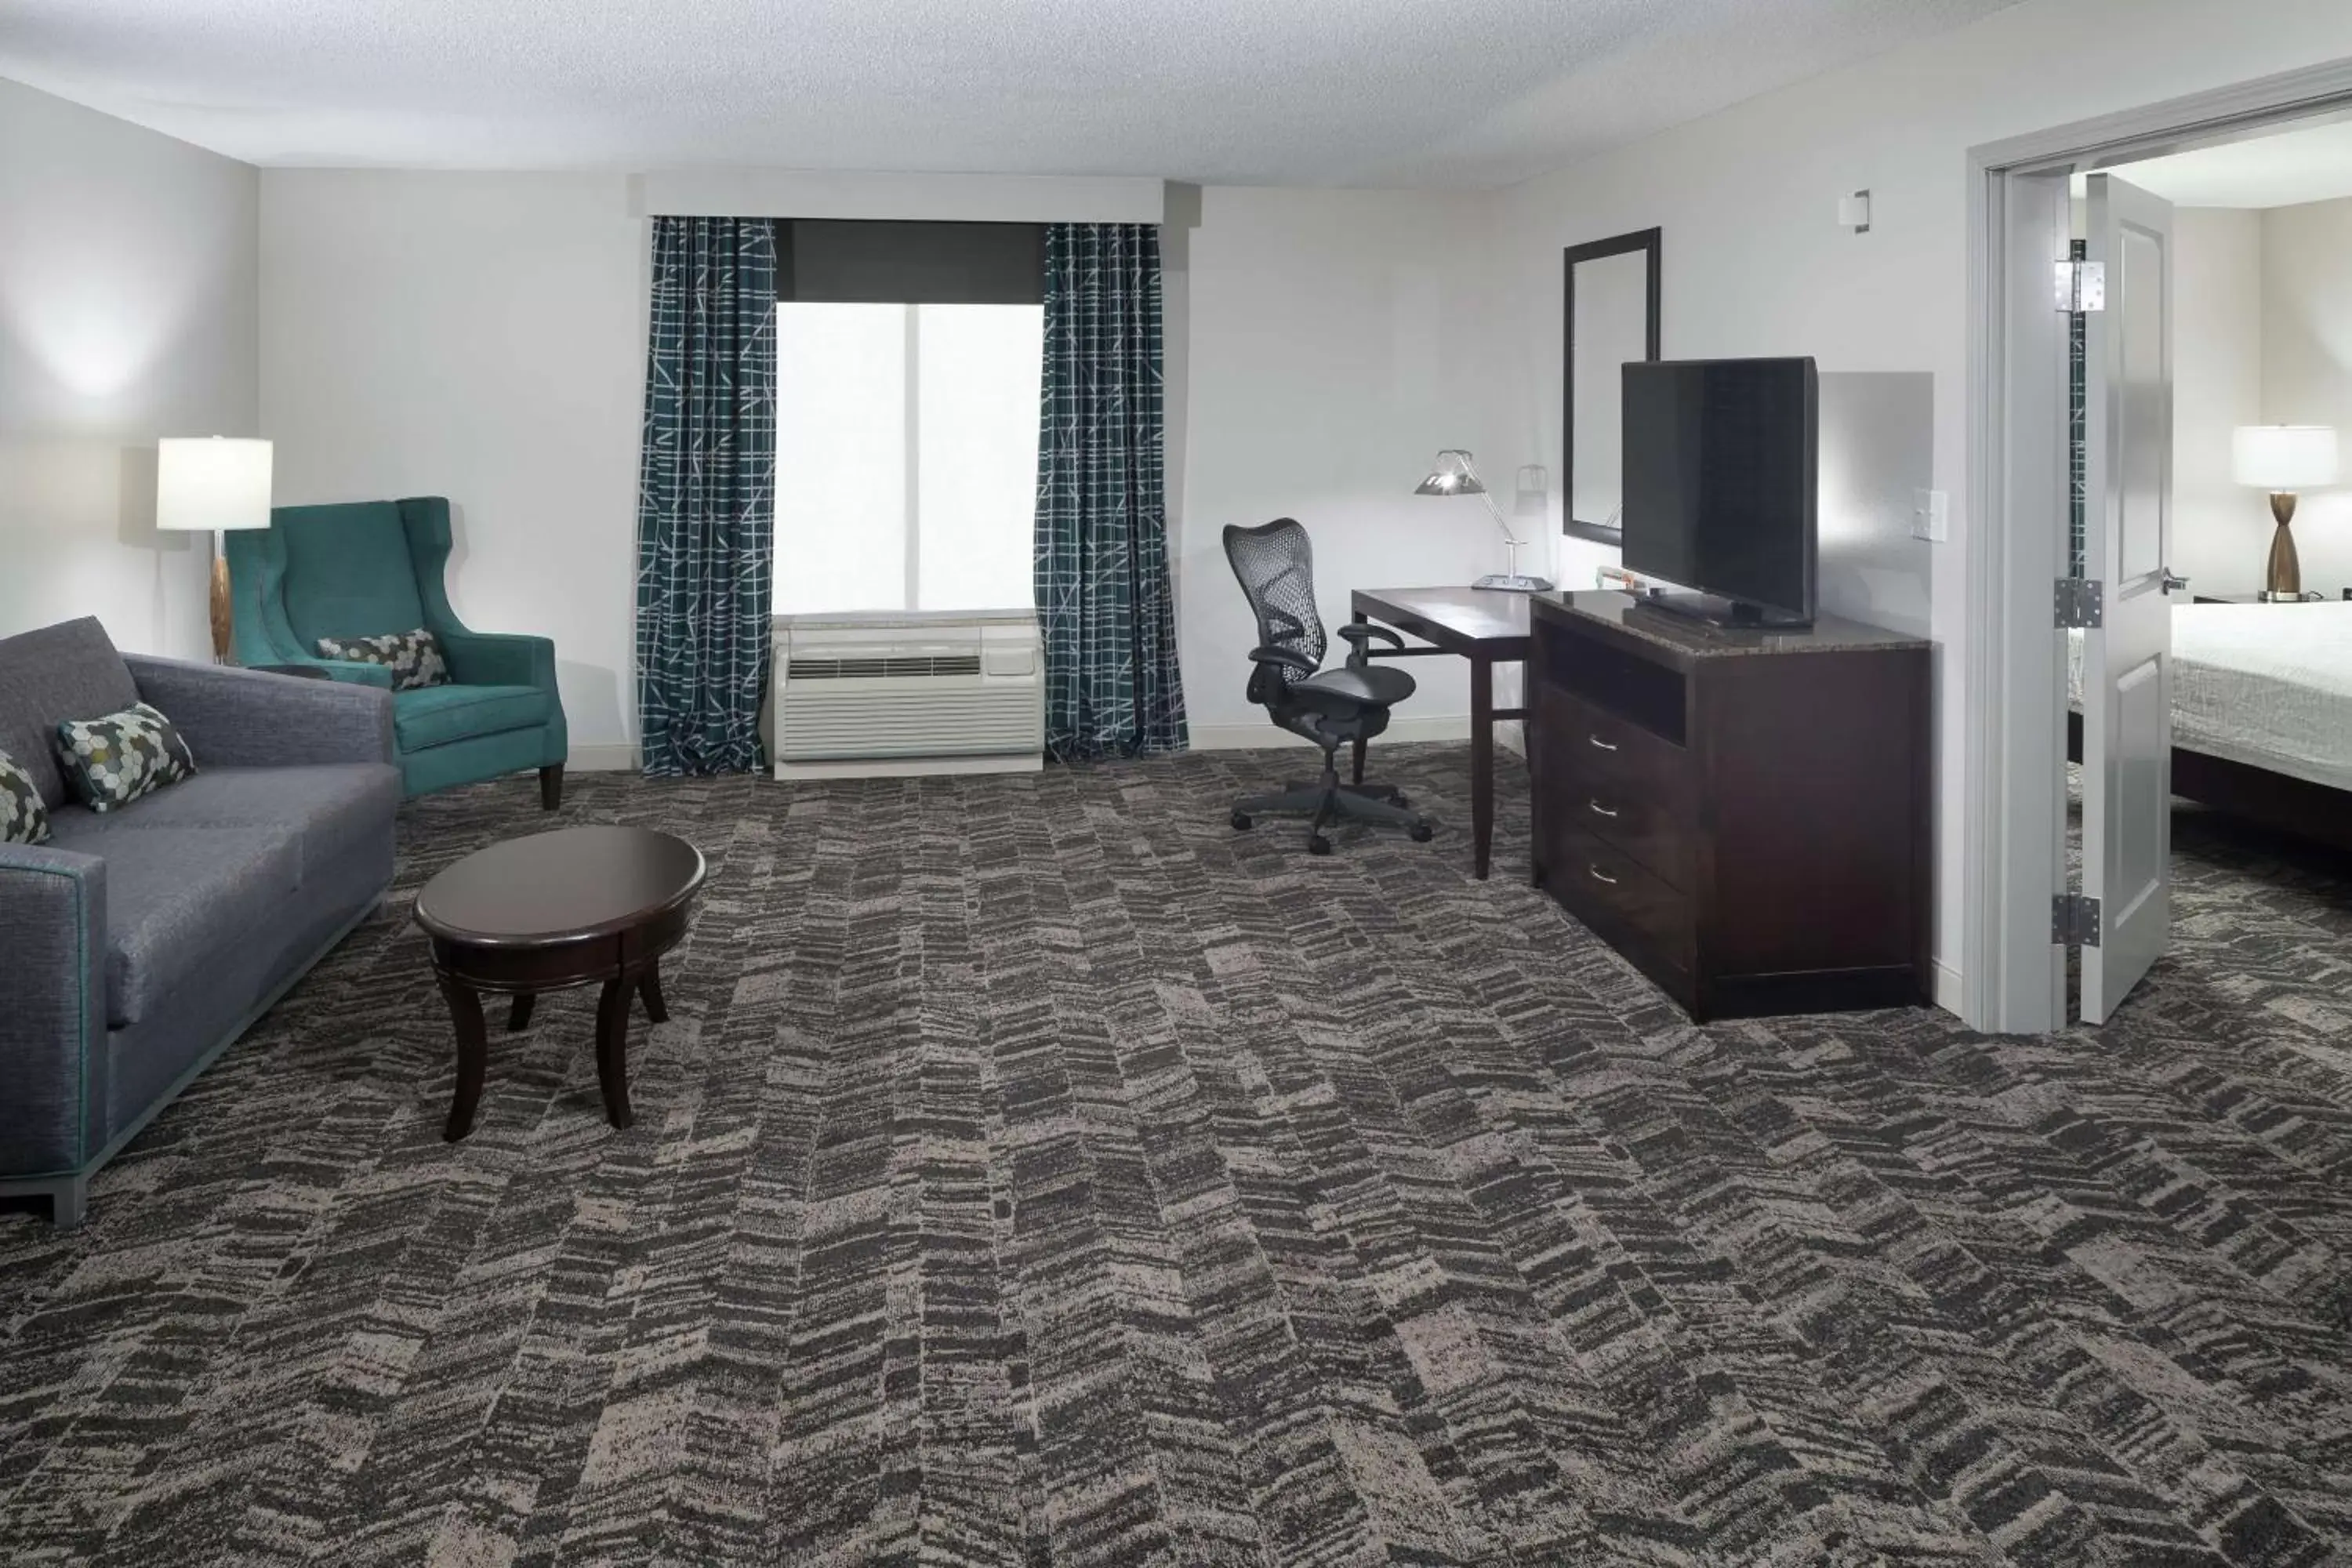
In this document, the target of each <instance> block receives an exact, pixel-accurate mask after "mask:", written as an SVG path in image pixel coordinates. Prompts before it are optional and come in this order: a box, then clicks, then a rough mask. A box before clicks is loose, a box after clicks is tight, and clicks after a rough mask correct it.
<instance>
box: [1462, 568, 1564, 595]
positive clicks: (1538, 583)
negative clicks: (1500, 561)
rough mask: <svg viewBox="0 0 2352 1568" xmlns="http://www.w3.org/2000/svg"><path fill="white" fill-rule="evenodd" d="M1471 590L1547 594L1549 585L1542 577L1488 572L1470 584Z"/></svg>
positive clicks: (1549, 590) (1548, 581) (1549, 588)
mask: <svg viewBox="0 0 2352 1568" xmlns="http://www.w3.org/2000/svg"><path fill="white" fill-rule="evenodd" d="M1470 585H1471V586H1472V587H1473V588H1499V589H1501V590H1502V591H1503V592H1504V593H1506V594H1549V593H1550V592H1551V583H1550V580H1549V579H1548V578H1543V577H1521V576H1517V575H1516V574H1505V573H1501V572H1490V573H1488V574H1486V576H1484V577H1481V578H1479V579H1478V580H1477V581H1476V582H1475V583H1473V584H1470Z"/></svg>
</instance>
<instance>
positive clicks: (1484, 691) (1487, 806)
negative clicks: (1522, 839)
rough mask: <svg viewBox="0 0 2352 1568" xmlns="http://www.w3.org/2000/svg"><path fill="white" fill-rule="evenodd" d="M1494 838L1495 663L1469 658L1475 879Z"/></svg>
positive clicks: (1482, 871)
mask: <svg viewBox="0 0 2352 1568" xmlns="http://www.w3.org/2000/svg"><path fill="white" fill-rule="evenodd" d="M1494 840H1495V664H1494V661H1493V660H1492V659H1486V658H1476V657H1475V656H1474V657H1473V658H1471V660H1470V845H1471V852H1472V854H1473V856H1474V857H1475V860H1476V863H1477V868H1478V879H1479V880H1480V881H1482V882H1483V881H1485V880H1486V852H1487V850H1488V849H1489V848H1490V847H1492V846H1493V844H1494Z"/></svg>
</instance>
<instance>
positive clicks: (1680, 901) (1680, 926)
mask: <svg viewBox="0 0 2352 1568" xmlns="http://www.w3.org/2000/svg"><path fill="white" fill-rule="evenodd" d="M1544 837H1545V855H1544V867H1543V872H1544V886H1545V887H1546V888H1548V889H1550V890H1551V892H1552V895H1553V896H1554V897H1555V898H1557V899H1559V901H1560V902H1561V903H1563V904H1565V905H1567V906H1568V909H1569V911H1570V913H1571V914H1574V915H1575V916H1576V917H1577V918H1578V919H1580V920H1581V921H1584V923H1585V924H1587V925H1589V926H1591V928H1592V929H1593V930H1594V931H1596V932H1597V933H1599V934H1600V935H1601V936H1602V937H1603V938H1606V939H1607V940H1608V941H1610V942H1612V943H1615V944H1620V945H1622V944H1625V943H1628V942H1630V943H1631V944H1632V945H1633V947H1636V948H1639V949H1640V950H1641V951H1640V952H1639V953H1638V954H1636V955H1635V956H1636V957H1637V959H1640V960H1646V961H1647V962H1645V963H1643V967H1644V968H1645V969H1653V970H1654V968H1655V967H1656V966H1659V965H1663V966H1664V967H1665V968H1667V969H1669V970H1671V971H1673V972H1674V975H1675V977H1676V978H1679V979H1682V980H1683V981H1684V982H1685V984H1686V983H1687V978H1688V976H1689V974H1690V971H1691V956H1692V949H1693V931H1692V922H1691V903H1690V900H1689V899H1687V898H1685V896H1684V895H1683V894H1682V893H1681V892H1680V891H1678V890H1677V889H1675V888H1673V887H1672V886H1670V885H1669V884H1668V883H1667V882H1666V881H1665V880H1664V879H1662V878H1660V877H1658V876H1656V875H1654V873H1652V872H1651V871H1650V870H1649V869H1648V868H1645V867H1643V865H1642V864H1641V863H1640V862H1639V861H1637V860H1635V859H1634V858H1633V857H1632V856H1631V855H1628V854H1626V853H1625V851H1623V850H1622V849H1620V848H1618V847H1616V846H1615V845H1613V844H1611V843H1609V842H1608V841H1607V840H1605V839H1602V838H1599V837H1594V836H1593V835H1591V834H1590V833H1586V832H1584V831H1582V830H1581V829H1580V828H1576V827H1572V826H1567V825H1566V824H1556V825H1554V826H1552V827H1551V828H1550V829H1549V831H1548V832H1547V833H1546V834H1545V835H1544ZM1654 977H1657V978H1661V979H1663V978H1664V977H1663V976H1654Z"/></svg>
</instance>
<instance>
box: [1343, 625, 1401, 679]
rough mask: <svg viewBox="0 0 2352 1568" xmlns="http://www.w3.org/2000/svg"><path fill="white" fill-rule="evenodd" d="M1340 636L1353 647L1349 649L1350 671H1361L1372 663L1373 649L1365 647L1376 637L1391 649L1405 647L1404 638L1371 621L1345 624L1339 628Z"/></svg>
mask: <svg viewBox="0 0 2352 1568" xmlns="http://www.w3.org/2000/svg"><path fill="white" fill-rule="evenodd" d="M1339 635H1340V636H1341V637H1346V638H1347V639H1348V641H1349V644H1350V645H1351V646H1350V647H1349V649H1348V668H1350V669H1361V668H1364V666H1365V665H1367V664H1369V663H1370V662H1371V657H1372V653H1371V649H1370V648H1369V647H1366V646H1365V645H1366V644H1367V643H1369V642H1370V641H1371V640H1372V639H1373V638H1375V637H1377V638H1379V639H1380V640H1381V641H1382V642H1384V643H1386V644H1388V645H1389V646H1390V647H1404V638H1402V637H1399V636H1397V635H1396V633H1394V632H1392V631H1391V630H1390V629H1389V628H1388V627H1386V626H1374V625H1373V624H1372V623H1371V622H1370V621H1347V622H1344V623H1342V624H1341V626H1340V627H1339Z"/></svg>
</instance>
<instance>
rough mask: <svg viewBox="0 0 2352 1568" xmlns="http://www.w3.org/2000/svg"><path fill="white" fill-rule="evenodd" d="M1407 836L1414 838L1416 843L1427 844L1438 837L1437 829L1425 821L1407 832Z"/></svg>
mask: <svg viewBox="0 0 2352 1568" xmlns="http://www.w3.org/2000/svg"><path fill="white" fill-rule="evenodd" d="M1405 837H1407V838H1410V839H1412V841H1413V842H1414V843H1415V844H1426V843H1428V842H1429V841H1430V840H1431V839H1433V838H1434V837H1437V829H1435V828H1434V827H1432V826H1430V825H1429V824H1427V823H1426V822H1424V823H1423V824H1422V825H1421V826H1419V827H1416V828H1414V829H1413V830H1412V832H1410V833H1408V834H1406V835H1405Z"/></svg>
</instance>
